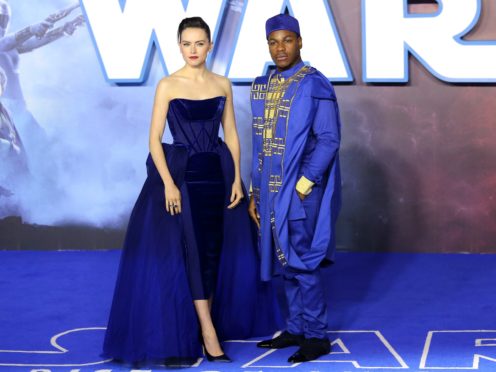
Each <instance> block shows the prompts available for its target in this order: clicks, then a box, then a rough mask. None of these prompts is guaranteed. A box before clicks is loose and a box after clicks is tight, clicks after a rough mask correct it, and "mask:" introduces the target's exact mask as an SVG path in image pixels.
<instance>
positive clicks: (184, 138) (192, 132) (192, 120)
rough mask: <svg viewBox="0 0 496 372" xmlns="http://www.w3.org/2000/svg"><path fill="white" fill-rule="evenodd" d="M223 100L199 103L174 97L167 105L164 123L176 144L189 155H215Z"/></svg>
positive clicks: (223, 98)
mask: <svg viewBox="0 0 496 372" xmlns="http://www.w3.org/2000/svg"><path fill="white" fill-rule="evenodd" d="M225 102H226V97H224V96H218V97H212V98H207V99H202V100H192V99H186V98H174V99H172V100H171V101H170V102H169V110H168V112H167V122H168V123H169V127H170V131H171V134H172V138H173V140H174V144H175V145H184V146H186V147H187V148H188V153H189V155H192V154H196V153H199V152H215V150H216V148H217V146H218V145H219V138H218V137H219V126H220V123H221V119H222V113H223V112H224V105H225Z"/></svg>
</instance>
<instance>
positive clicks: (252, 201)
mask: <svg viewBox="0 0 496 372" xmlns="http://www.w3.org/2000/svg"><path fill="white" fill-rule="evenodd" d="M248 214H249V215H250V217H251V219H252V220H253V221H254V222H255V223H256V225H257V227H258V228H259V229H260V215H259V214H258V211H257V207H256V205H255V198H254V197H253V195H252V196H250V204H248Z"/></svg>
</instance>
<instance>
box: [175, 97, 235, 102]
mask: <svg viewBox="0 0 496 372" xmlns="http://www.w3.org/2000/svg"><path fill="white" fill-rule="evenodd" d="M217 98H224V99H225V98H226V96H215V97H210V98H203V99H194V98H182V97H176V98H172V99H171V100H170V101H169V102H172V101H175V100H182V101H210V100H213V99H217Z"/></svg>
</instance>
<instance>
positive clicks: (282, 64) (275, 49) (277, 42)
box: [267, 30, 302, 71]
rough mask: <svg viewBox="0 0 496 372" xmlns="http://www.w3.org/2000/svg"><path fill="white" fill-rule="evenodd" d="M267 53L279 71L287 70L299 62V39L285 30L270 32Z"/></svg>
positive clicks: (300, 44) (300, 45)
mask: <svg viewBox="0 0 496 372" xmlns="http://www.w3.org/2000/svg"><path fill="white" fill-rule="evenodd" d="M267 43H268V44H269V52H270V56H271V58H272V60H273V61H274V63H275V64H276V66H277V69H278V70H279V71H284V70H288V69H290V68H291V67H293V66H294V65H296V64H297V63H298V62H300V61H301V57H300V49H301V47H302V40H301V37H298V35H296V33H294V32H292V31H287V30H279V31H274V32H271V33H270V35H269V39H268V40H267Z"/></svg>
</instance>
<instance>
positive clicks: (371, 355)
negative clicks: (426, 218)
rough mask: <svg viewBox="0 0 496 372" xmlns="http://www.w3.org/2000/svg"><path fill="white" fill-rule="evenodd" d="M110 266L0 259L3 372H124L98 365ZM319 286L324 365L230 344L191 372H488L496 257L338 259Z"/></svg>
mask: <svg viewBox="0 0 496 372" xmlns="http://www.w3.org/2000/svg"><path fill="white" fill-rule="evenodd" d="M119 255H120V251H103V252H102V251H97V252H96V251H84V252H83V251H77V252H54V251H44V252H40V251H37V252H26V251H0V262H1V264H0V296H1V297H0V299H1V300H0V372H3V371H36V372H49V371H67V372H69V371H70V372H78V371H100V372H110V371H131V370H132V368H131V367H126V366H122V365H119V364H116V363H112V362H105V361H104V360H102V359H101V358H100V357H99V353H100V348H101V343H102V338H103V334H104V327H105V325H106V321H107V314H108V310H109V307H110V301H111V297H112V292H113V286H114V281H115V276H116V271H117V265H118V260H119ZM324 276H325V279H326V282H327V284H326V285H327V297H328V304H329V310H330V311H329V336H330V338H331V340H332V342H333V352H332V353H331V354H329V355H327V356H325V357H323V358H321V359H320V360H319V361H317V362H312V363H304V364H300V365H290V364H288V363H287V362H286V359H287V357H288V356H289V355H291V354H292V353H293V352H294V351H295V350H296V348H289V349H284V350H277V351H274V350H261V349H257V348H256V347H255V341H256V340H234V341H232V342H228V343H226V344H225V346H224V349H225V351H226V352H227V353H228V354H229V355H230V356H231V358H233V359H234V363H232V364H229V365H220V364H213V363H208V362H206V361H200V362H199V364H198V366H196V367H192V368H190V369H188V370H193V371H254V372H258V371H263V372H271V371H281V370H285V369H287V368H290V370H293V371H314V372H317V371H342V372H345V371H394V370H402V369H404V370H408V371H440V370H441V371H442V370H445V371H450V370H451V371H454V370H480V371H496V290H495V285H496V255H468V254H460V255H453V254H393V253H380V254H379V253H341V254H339V255H338V259H337V264H336V265H334V266H333V267H331V268H329V269H326V270H325V272H324ZM141 370H142V371H158V370H166V368H165V367H161V366H153V367H149V368H148V369H147V368H142V369H141ZM167 370H170V368H168V369H167ZM183 370H184V369H183ZM135 371H138V370H137V369H135Z"/></svg>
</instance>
